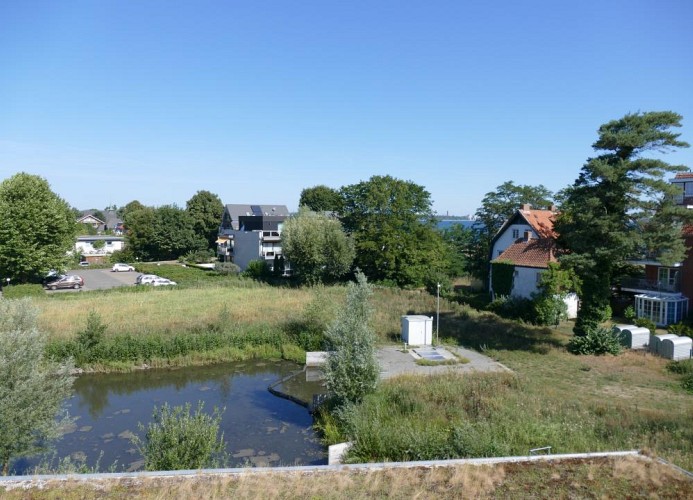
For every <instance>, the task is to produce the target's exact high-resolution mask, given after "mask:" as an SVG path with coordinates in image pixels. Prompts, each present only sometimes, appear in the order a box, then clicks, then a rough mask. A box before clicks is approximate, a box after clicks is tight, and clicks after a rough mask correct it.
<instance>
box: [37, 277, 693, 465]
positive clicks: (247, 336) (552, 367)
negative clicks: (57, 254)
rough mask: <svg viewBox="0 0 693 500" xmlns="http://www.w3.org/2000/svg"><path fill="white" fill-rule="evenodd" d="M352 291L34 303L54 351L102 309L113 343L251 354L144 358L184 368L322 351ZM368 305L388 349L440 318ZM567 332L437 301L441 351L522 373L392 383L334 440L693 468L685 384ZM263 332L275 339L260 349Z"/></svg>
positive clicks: (166, 294) (393, 451) (167, 293)
mask: <svg viewBox="0 0 693 500" xmlns="http://www.w3.org/2000/svg"><path fill="white" fill-rule="evenodd" d="M344 291H345V290H344V288H343V287H329V288H319V289H289V288H274V287H269V286H265V285H258V284H253V283H249V282H245V281H239V282H238V283H233V282H229V283H228V284H223V285H222V284H213V285H209V286H207V287H190V288H187V289H165V290H161V289H154V290H152V289H147V290H146V291H143V292H135V291H128V290H123V291H113V292H108V293H83V294H57V295H52V296H50V297H45V298H42V299H38V300H37V301H36V302H37V304H38V305H39V308H40V310H41V317H40V322H41V325H42V327H43V328H44V329H45V330H47V331H48V332H49V333H50V336H51V339H53V341H57V342H64V341H71V340H73V339H74V338H76V336H77V332H78V331H79V330H81V329H83V328H84V325H85V322H86V315H87V312H88V311H90V310H93V311H96V312H97V313H98V314H99V315H100V316H101V318H102V319H103V321H104V323H105V324H106V325H107V329H106V332H105V335H104V337H105V339H106V340H108V339H113V338H123V337H124V336H126V335H129V336H130V338H132V339H152V338H160V339H163V340H165V341H167V342H173V343H174V345H178V344H176V342H178V343H179V344H181V343H182V342H181V341H174V340H173V339H176V338H177V336H178V337H180V336H182V337H186V338H187V337H190V338H194V339H197V340H199V339H203V338H207V337H209V338H226V339H227V340H228V342H230V343H233V342H239V343H241V344H242V346H240V347H237V346H235V345H231V346H226V347H223V348H213V349H212V350H209V351H205V350H202V351H194V350H193V351H192V352H191V353H188V354H185V355H178V356H174V357H173V358H172V359H168V358H165V357H162V358H161V359H159V361H157V358H156V357H154V358H153V360H152V361H147V362H148V363H149V364H151V365H157V363H158V364H161V365H172V364H178V365H184V364H193V363H204V362H212V361H222V360H228V359H234V358H233V355H236V356H238V355H243V356H268V355H269V354H271V355H275V356H282V355H283V356H287V353H293V354H291V355H292V356H296V355H297V354H296V352H297V351H296V349H299V352H302V351H300V345H301V344H304V345H308V344H310V343H311V342H312V340H314V339H313V337H311V335H312V334H311V333H310V330H311V329H315V327H316V326H317V327H320V326H324V325H325V324H327V323H328V322H329V320H330V319H331V317H332V316H333V313H334V308H335V306H336V305H338V304H340V303H341V302H342V301H343V299H344ZM373 305H374V309H375V318H374V323H375V330H376V332H377V333H378V335H379V338H380V340H381V341H383V342H387V341H393V340H397V336H398V334H399V330H400V316H401V315H402V314H408V313H416V314H428V315H433V314H435V298H434V297H431V296H429V295H428V294H425V293H419V292H407V291H399V290H392V289H377V290H376V292H375V294H374V297H373ZM569 330H570V325H569V324H567V325H564V326H563V327H562V329H559V330H551V329H547V328H534V327H531V326H526V325H521V324H518V323H516V322H512V321H507V320H503V319H499V318H498V317H497V316H495V315H492V314H487V313H477V312H476V311H473V310H471V309H469V308H466V307H462V306H458V305H455V304H450V303H448V302H446V301H441V316H440V337H441V340H444V341H446V342H451V343H455V344H460V345H463V346H465V347H471V348H475V349H478V350H481V351H484V352H485V353H486V354H489V355H491V356H492V357H494V358H496V359H498V360H499V361H501V362H502V363H504V364H505V365H506V366H508V367H510V368H511V369H512V370H514V371H515V372H516V375H508V374H498V375H476V376H471V377H460V376H456V375H453V374H446V375H441V376H431V377H423V378H421V377H401V378H398V379H394V380H391V381H388V382H385V383H383V384H382V385H381V387H380V389H379V390H378V391H377V393H376V394H374V395H372V396H370V397H369V398H368V399H367V400H366V401H365V403H364V404H363V405H362V406H361V407H360V408H359V409H358V410H357V411H356V412H355V413H354V414H353V422H352V423H353V424H354V425H352V426H351V430H350V432H346V431H344V430H343V429H342V430H340V429H338V428H337V427H336V426H335V425H334V422H331V421H329V420H328V421H326V422H323V426H324V428H325V430H326V438H327V439H328V440H329V441H331V442H336V441H339V440H343V439H353V440H354V441H355V442H356V447H355V448H354V455H353V456H354V457H355V458H357V459H359V460H371V461H383V460H408V459H417V458H444V457H464V456H494V455H495V456H498V455H504V454H523V455H524V454H527V453H528V450H529V449H530V448H535V447H543V446H551V447H552V452H554V453H569V452H581V451H600V450H609V451H611V450H616V449H650V450H651V451H652V452H654V453H656V454H657V455H660V456H662V457H664V458H666V459H668V460H670V461H672V462H674V463H676V464H678V465H680V466H682V467H684V468H687V469H689V470H690V469H693V426H691V425H690V422H691V421H692V420H693V396H691V394H690V393H687V392H686V391H685V390H684V388H683V387H682V386H681V383H680V375H679V374H676V373H671V372H670V371H669V370H667V364H668V363H667V362H666V361H665V360H663V359H661V358H658V357H656V356H652V355H649V354H646V353H642V352H626V353H624V354H622V355H620V356H617V357H613V356H605V357H595V356H574V355H572V354H569V353H567V351H566V350H565V348H564V345H565V343H566V342H567V340H568V338H569V333H568V332H569ZM306 332H308V333H307V334H305V335H304V333H306ZM263 335H267V336H268V337H267V338H269V339H274V340H271V341H270V342H268V343H263V342H256V343H255V344H254V343H253V341H252V339H253V338H255V339H261V338H262V336H263ZM224 336H226V337H224ZM163 340H162V341H163ZM133 342H134V340H133ZM290 346H294V347H290ZM233 349H236V350H235V351H234V350H233ZM292 349H293V351H292ZM254 350H255V351H254ZM233 353H235V354H233ZM141 362H144V360H143V359H138V361H127V362H123V363H120V365H118V364H115V366H116V367H119V366H125V367H131V366H135V365H136V364H137V363H141ZM96 366H99V365H96ZM113 366H114V364H113V363H111V364H110V365H107V366H106V368H107V369H112V368H113Z"/></svg>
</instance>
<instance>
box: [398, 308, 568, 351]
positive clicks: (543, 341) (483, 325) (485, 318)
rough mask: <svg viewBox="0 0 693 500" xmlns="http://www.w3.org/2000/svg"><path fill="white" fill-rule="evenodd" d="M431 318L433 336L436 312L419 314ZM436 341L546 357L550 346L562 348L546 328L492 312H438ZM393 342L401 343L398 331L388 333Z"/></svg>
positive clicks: (480, 349)
mask: <svg viewBox="0 0 693 500" xmlns="http://www.w3.org/2000/svg"><path fill="white" fill-rule="evenodd" d="M418 314H423V315H426V316H429V317H432V318H433V333H434V335H435V330H436V312H435V311H427V312H423V313H422V312H419V313H418ZM439 321H440V324H439V326H440V330H439V336H440V339H453V340H455V341H456V342H457V343H458V344H459V345H460V346H463V347H468V348H472V349H475V350H477V351H485V350H487V349H494V350H507V351H528V352H533V353H537V354H547V353H548V352H549V350H550V348H551V347H563V346H564V343H563V341H562V340H561V339H559V338H557V337H556V336H555V334H554V332H553V331H552V330H551V329H550V328H546V327H538V326H533V325H527V324H523V323H520V322H518V321H513V320H508V319H504V318H501V317H499V316H497V315H495V314H492V313H486V312H479V313H475V314H471V313H469V312H468V311H466V310H463V311H462V312H461V313H454V312H444V313H440V319H439ZM389 338H390V339H391V340H392V341H395V342H399V343H401V342H402V338H401V335H400V333H399V332H396V333H393V332H391V333H390V334H389Z"/></svg>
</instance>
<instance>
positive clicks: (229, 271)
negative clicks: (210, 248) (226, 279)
mask: <svg viewBox="0 0 693 500" xmlns="http://www.w3.org/2000/svg"><path fill="white" fill-rule="evenodd" d="M214 271H215V272H216V273H218V274H221V275H222V276H236V275H238V274H240V273H241V268H240V267H238V266H237V265H236V264H234V263H233V262H217V263H216V264H214Z"/></svg>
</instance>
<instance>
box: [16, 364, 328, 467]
mask: <svg viewBox="0 0 693 500" xmlns="http://www.w3.org/2000/svg"><path fill="white" fill-rule="evenodd" d="M299 369H300V367H299V366H298V365H296V364H294V363H289V362H286V361H276V362H268V361H257V362H244V363H237V364H223V365H213V366H208V367H197V368H186V369H178V370H144V371H141V372H135V373H127V374H99V375H84V376H81V377H79V378H78V379H77V380H76V381H75V386H74V388H75V394H74V396H73V397H72V398H71V399H70V400H69V401H68V403H67V404H68V409H69V411H70V414H71V415H72V416H74V417H76V420H75V423H74V425H73V426H71V427H70V428H67V429H65V435H64V436H63V438H62V439H61V440H60V441H58V443H57V446H56V447H57V456H58V457H65V456H68V455H69V456H72V457H73V459H81V458H85V457H86V463H87V465H89V466H93V465H94V464H95V463H96V461H97V459H98V458H99V455H100V454H101V453H102V452H103V456H102V457H101V459H100V464H99V465H100V468H101V470H105V469H107V468H108V467H109V466H110V465H111V464H113V463H114V462H117V464H118V465H117V470H136V469H137V468H139V467H141V457H140V456H139V454H138V453H137V451H136V450H135V449H134V448H133V447H132V445H131V444H130V439H129V438H130V437H131V436H132V435H133V433H138V434H140V431H139V430H138V427H137V424H138V422H142V423H143V424H145V425H146V424H147V422H149V421H150V419H151V415H152V411H153V408H154V406H161V405H162V404H163V403H165V402H167V403H168V404H169V405H171V406H176V405H183V404H185V403H187V402H190V403H191V405H192V406H193V408H194V407H196V406H197V401H198V400H203V401H204V402H205V409H206V411H210V412H211V410H212V408H213V407H214V406H218V407H220V408H223V407H225V408H226V411H225V412H224V415H223V418H222V422H221V430H222V431H223V432H224V438H225V440H226V441H227V443H228V447H227V450H228V452H229V454H230V455H231V456H232V457H233V459H232V463H230V464H229V465H230V466H237V465H258V466H260V465H263V466H266V465H308V464H322V463H325V462H326V453H325V450H324V448H323V447H322V445H321V444H320V443H319V440H318V438H317V436H316V435H315V433H314V432H313V429H312V426H311V425H312V419H311V417H310V415H309V413H308V411H307V410H306V409H305V408H304V407H302V406H300V405H297V404H296V403H293V402H291V401H288V400H286V399H282V398H279V397H276V396H274V395H272V394H270V393H269V392H268V391H267V387H268V386H269V385H270V384H272V383H273V382H275V381H277V380H279V379H281V378H283V377H286V376H287V375H289V374H290V373H292V372H295V371H297V370H299ZM299 378H300V377H299ZM303 380H305V378H303ZM299 387H300V384H299ZM37 462H38V459H36V460H32V461H22V462H20V463H17V464H15V468H16V470H17V472H19V473H23V472H26V471H27V470H28V469H29V468H30V466H32V465H34V464H36V463H37Z"/></svg>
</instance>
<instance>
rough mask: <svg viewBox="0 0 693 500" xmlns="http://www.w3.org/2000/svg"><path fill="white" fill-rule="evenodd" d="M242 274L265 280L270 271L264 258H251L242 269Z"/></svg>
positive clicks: (269, 275) (270, 274) (270, 275)
mask: <svg viewBox="0 0 693 500" xmlns="http://www.w3.org/2000/svg"><path fill="white" fill-rule="evenodd" d="M243 276H245V277H246V278H251V279H254V280H258V281H267V280H268V279H269V278H271V277H272V271H271V270H270V267H269V264H267V262H266V261H265V260H264V259H258V260H251V261H250V262H249V263H248V267H246V269H245V271H243Z"/></svg>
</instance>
